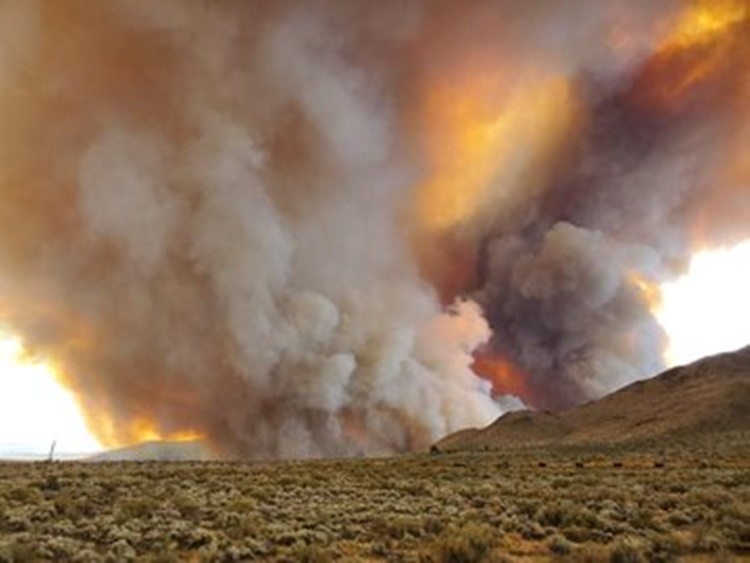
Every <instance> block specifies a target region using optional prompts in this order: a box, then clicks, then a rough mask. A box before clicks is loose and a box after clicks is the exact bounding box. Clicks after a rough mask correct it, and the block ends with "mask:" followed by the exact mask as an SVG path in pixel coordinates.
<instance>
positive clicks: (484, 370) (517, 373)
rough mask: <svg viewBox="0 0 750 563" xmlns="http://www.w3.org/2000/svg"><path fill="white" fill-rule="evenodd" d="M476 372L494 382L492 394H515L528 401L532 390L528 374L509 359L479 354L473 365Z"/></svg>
mask: <svg viewBox="0 0 750 563" xmlns="http://www.w3.org/2000/svg"><path fill="white" fill-rule="evenodd" d="M471 368H472V369H473V370H474V372H475V373H476V374H477V375H479V376H480V377H482V378H483V379H486V380H487V381H489V382H490V383H492V394H493V395H495V396H499V395H515V396H516V397H518V398H520V399H522V400H523V401H525V402H528V400H529V398H530V395H531V393H530V390H529V388H528V385H527V379H528V378H527V376H526V374H525V373H524V372H523V371H521V370H520V369H518V368H517V367H516V366H514V365H513V364H512V363H510V362H509V361H508V360H506V359H504V358H501V357H497V356H490V355H483V354H478V355H477V356H475V358H474V363H473V365H472V366H471Z"/></svg>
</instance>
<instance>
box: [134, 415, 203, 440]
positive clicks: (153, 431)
mask: <svg viewBox="0 0 750 563" xmlns="http://www.w3.org/2000/svg"><path fill="white" fill-rule="evenodd" d="M125 434H126V435H129V436H130V439H129V440H128V442H130V443H133V444H138V443H142V442H158V441H162V440H166V441H169V442H192V441H195V440H201V439H203V438H205V435H204V434H203V433H201V432H197V431H195V430H178V431H173V432H161V431H160V430H159V429H158V428H157V426H156V424H154V422H153V421H152V420H150V419H148V418H141V419H136V420H133V421H132V422H130V424H129V425H128V427H127V429H126V431H125Z"/></svg>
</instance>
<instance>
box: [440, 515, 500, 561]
mask: <svg viewBox="0 0 750 563" xmlns="http://www.w3.org/2000/svg"><path fill="white" fill-rule="evenodd" d="M494 539H495V532H494V530H493V529H492V528H490V527H489V526H487V525H484V524H478V523H475V522H472V523H468V524H464V525H463V526H460V527H458V526H450V527H448V528H446V529H445V530H444V531H443V533H441V534H440V536H439V537H438V539H437V540H436V542H435V545H434V550H433V554H434V556H435V559H434V560H435V561H438V562H440V563H474V562H479V561H486V558H487V557H488V556H489V554H490V550H491V549H492V547H493V546H494V545H495V541H494Z"/></svg>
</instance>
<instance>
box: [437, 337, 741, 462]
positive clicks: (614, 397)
mask: <svg viewBox="0 0 750 563" xmlns="http://www.w3.org/2000/svg"><path fill="white" fill-rule="evenodd" d="M748 404H750V346H748V347H746V348H743V349H741V350H738V351H736V352H729V353H726V354H720V355H717V356H711V357H708V358H703V359H701V360H699V361H697V362H695V363H693V364H690V365H687V366H681V367H677V368H673V369H670V370H668V371H666V372H664V373H662V374H660V375H657V376H656V377H653V378H651V379H647V380H642V381H638V382H635V383H633V384H631V385H628V386H627V387H624V388H622V389H620V390H618V391H615V392H614V393H612V394H610V395H607V396H605V397H603V398H601V399H599V400H597V401H593V402H590V403H587V404H585V405H581V406H579V407H576V408H573V409H570V410H567V411H562V412H559V413H548V412H535V411H520V412H513V413H508V414H506V415H504V416H502V417H500V418H499V419H497V420H496V421H495V422H493V423H492V424H491V425H489V426H487V427H486V428H483V429H473V430H472V429H469V430H461V431H460V432H457V433H455V434H451V435H449V436H447V437H445V438H443V439H442V440H440V441H439V442H437V443H436V444H435V447H436V448H437V449H439V450H444V451H449V450H465V449H487V448H498V447H514V446H517V447H525V446H547V445H578V444H597V443H617V442H629V441H640V440H648V439H658V438H660V437H664V436H671V435H675V434H697V433H699V434H703V433H710V432H715V431H731V430H750V409H748V408H747V405H748Z"/></svg>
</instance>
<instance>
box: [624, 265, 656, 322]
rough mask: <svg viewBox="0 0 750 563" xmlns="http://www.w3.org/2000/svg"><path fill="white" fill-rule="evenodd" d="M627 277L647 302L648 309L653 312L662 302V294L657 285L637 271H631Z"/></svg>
mask: <svg viewBox="0 0 750 563" xmlns="http://www.w3.org/2000/svg"><path fill="white" fill-rule="evenodd" d="M629 279H630V282H631V283H632V284H633V285H634V286H635V288H636V289H637V290H638V293H640V295H641V296H642V297H643V299H644V300H645V301H646V303H647V304H648V308H649V311H651V312H652V313H655V312H656V311H657V310H658V308H659V307H660V306H661V303H662V294H661V288H660V287H659V285H658V284H656V283H654V282H651V281H649V280H648V279H646V278H645V277H643V276H642V275H640V274H637V273H631V274H630V276H629Z"/></svg>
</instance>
